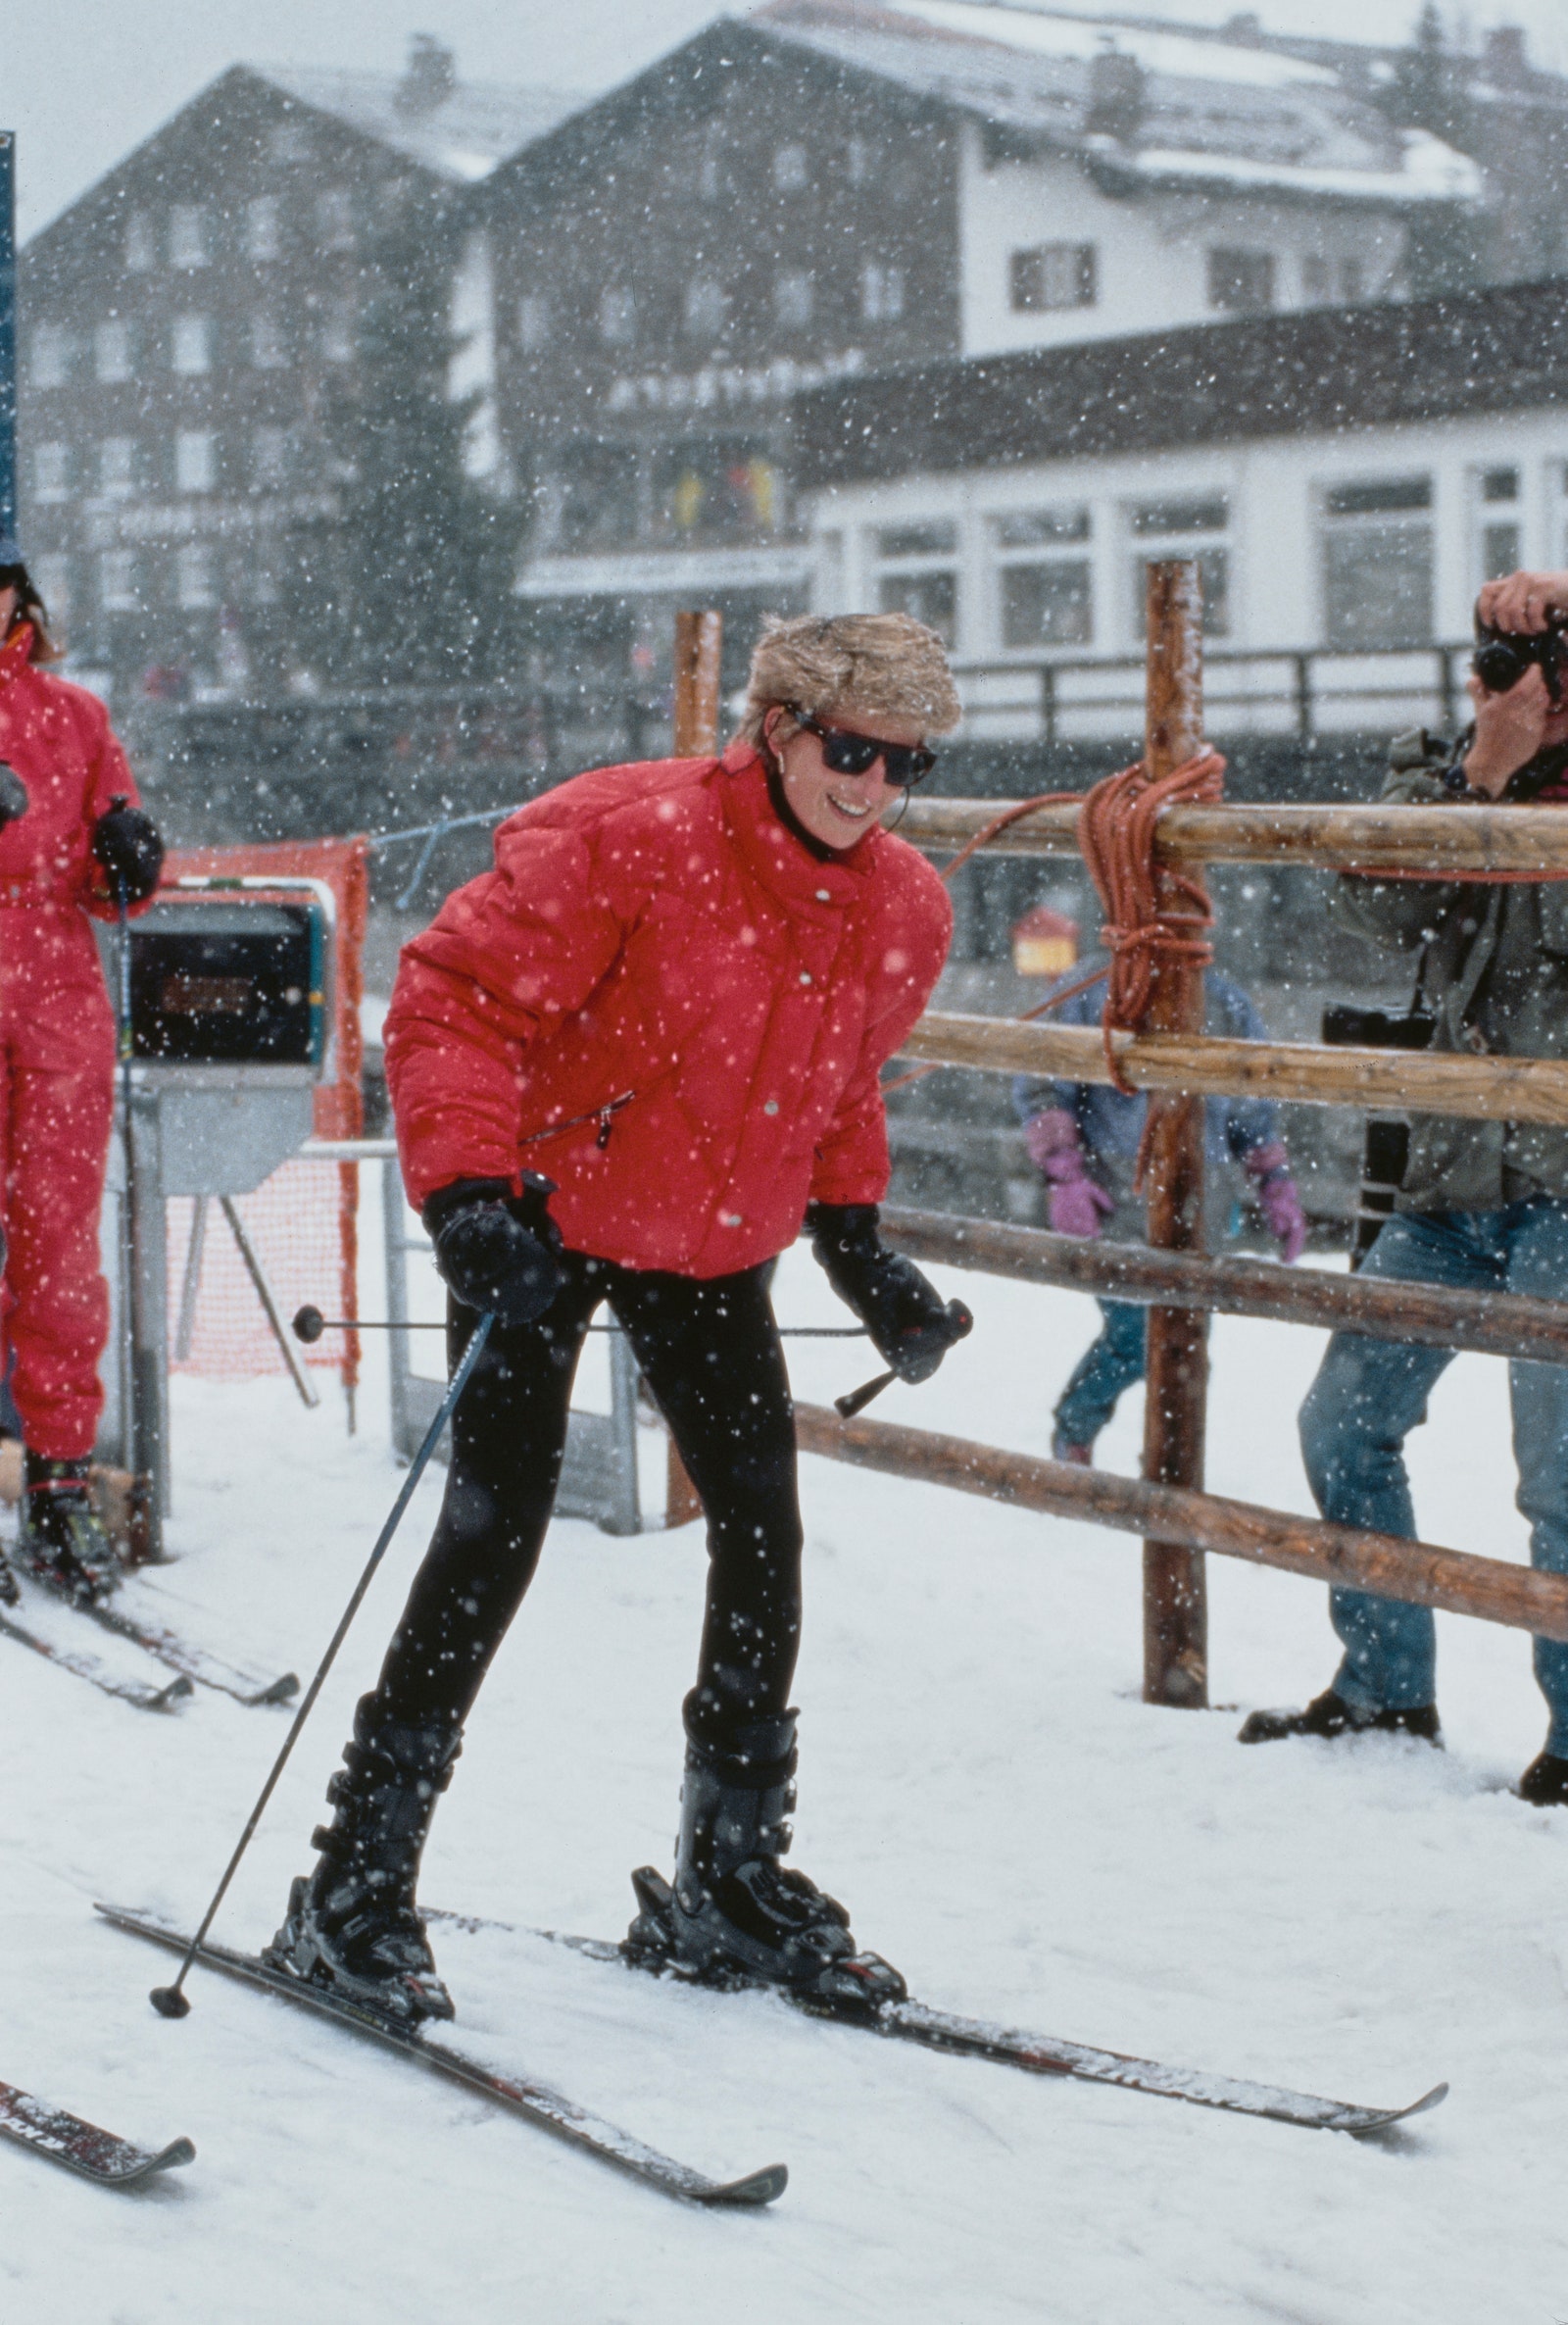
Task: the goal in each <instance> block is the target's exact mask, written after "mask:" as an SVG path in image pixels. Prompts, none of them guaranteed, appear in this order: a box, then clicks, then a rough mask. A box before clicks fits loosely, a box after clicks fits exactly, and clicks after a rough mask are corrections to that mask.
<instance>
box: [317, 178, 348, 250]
mask: <svg viewBox="0 0 1568 2325" xmlns="http://www.w3.org/2000/svg"><path fill="white" fill-rule="evenodd" d="M316 231H317V234H318V235H319V239H320V244H321V248H322V249H323V250H352V249H353V248H354V202H353V199H352V197H351V195H350V193H349V191H348V188H347V187H346V186H341V185H329V186H328V187H327V188H326V190H325V191H324V193H319V194H318V195H317V197H316Z"/></svg>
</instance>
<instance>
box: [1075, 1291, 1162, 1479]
mask: <svg viewBox="0 0 1568 2325" xmlns="http://www.w3.org/2000/svg"><path fill="white" fill-rule="evenodd" d="M1097 1306H1098V1307H1099V1310H1100V1312H1101V1314H1102V1315H1103V1318H1104V1322H1103V1324H1102V1325H1101V1327H1100V1337H1099V1339H1098V1340H1096V1341H1094V1342H1092V1343H1091V1345H1090V1346H1089V1347H1088V1348H1087V1349H1086V1350H1085V1351H1084V1354H1083V1355H1082V1356H1081V1357H1080V1358H1079V1360H1078V1362H1077V1364H1076V1366H1075V1367H1074V1369H1073V1375H1072V1378H1071V1379H1070V1380H1069V1381H1068V1383H1067V1386H1066V1387H1065V1388H1064V1389H1063V1390H1062V1392H1061V1395H1060V1397H1059V1399H1058V1400H1057V1403H1056V1410H1055V1411H1054V1414H1053V1415H1052V1418H1053V1420H1054V1423H1055V1428H1054V1443H1055V1444H1057V1445H1093V1444H1094V1442H1095V1439H1096V1438H1097V1437H1098V1436H1099V1435H1100V1432H1101V1430H1102V1429H1103V1427H1104V1425H1105V1423H1106V1422H1107V1421H1108V1420H1109V1418H1110V1416H1111V1414H1112V1413H1113V1412H1114V1411H1115V1410H1116V1401H1117V1399H1118V1398H1119V1397H1120V1396H1121V1393H1122V1391H1123V1390H1124V1389H1130V1388H1131V1387H1132V1385H1133V1383H1134V1381H1136V1380H1142V1379H1143V1377H1144V1341H1145V1325H1146V1322H1147V1319H1148V1315H1149V1311H1148V1309H1147V1308H1134V1307H1132V1306H1131V1305H1130V1304H1129V1303H1128V1302H1127V1301H1125V1300H1102V1301H1099V1302H1098V1303H1097Z"/></svg>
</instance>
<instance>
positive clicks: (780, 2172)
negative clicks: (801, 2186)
mask: <svg viewBox="0 0 1568 2325" xmlns="http://www.w3.org/2000/svg"><path fill="white" fill-rule="evenodd" d="M789 2184H790V2167H789V2165H788V2164H787V2163H769V2164H764V2166H763V2167H762V2169H761V2170H760V2172H751V2173H749V2174H748V2176H747V2177H746V2178H745V2179H744V2180H725V2181H723V2182H722V2183H721V2185H719V2186H718V2187H716V2188H708V2189H705V2190H704V2192H703V2194H702V2196H701V2198H700V2199H699V2201H701V2202H703V2203H707V2204H739V2205H750V2206H751V2207H753V2208H754V2209H755V2208H757V2207H760V2205H762V2204H765V2203H776V2202H777V2201H778V2200H779V2198H780V2197H781V2196H782V2195H783V2193H784V2191H785V2189H786V2188H787V2187H788V2186H789Z"/></svg>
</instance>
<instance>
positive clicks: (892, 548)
mask: <svg viewBox="0 0 1568 2325" xmlns="http://www.w3.org/2000/svg"><path fill="white" fill-rule="evenodd" d="M957 546H958V528H957V526H956V524H954V523H952V522H950V521H949V520H948V519H945V518H937V519H933V520H932V521H929V522H927V523H925V524H885V525H883V527H882V529H881V530H880V532H879V533H878V534H877V537H876V553H877V555H878V557H951V556H952V555H953V553H954V551H955V550H956V548H957Z"/></svg>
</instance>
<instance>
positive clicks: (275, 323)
mask: <svg viewBox="0 0 1568 2325" xmlns="http://www.w3.org/2000/svg"><path fill="white" fill-rule="evenodd" d="M250 343H251V362H252V363H253V364H254V365H255V367H256V369H257V371H282V370H283V369H284V367H285V365H286V364H287V362H288V346H287V343H286V341H285V340H284V337H283V325H282V323H281V322H280V321H279V319H278V317H277V316H276V314H275V313H274V312H273V311H272V309H271V308H270V307H259V308H258V309H257V310H256V312H255V314H254V315H253V316H252V317H251V326H250Z"/></svg>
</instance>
